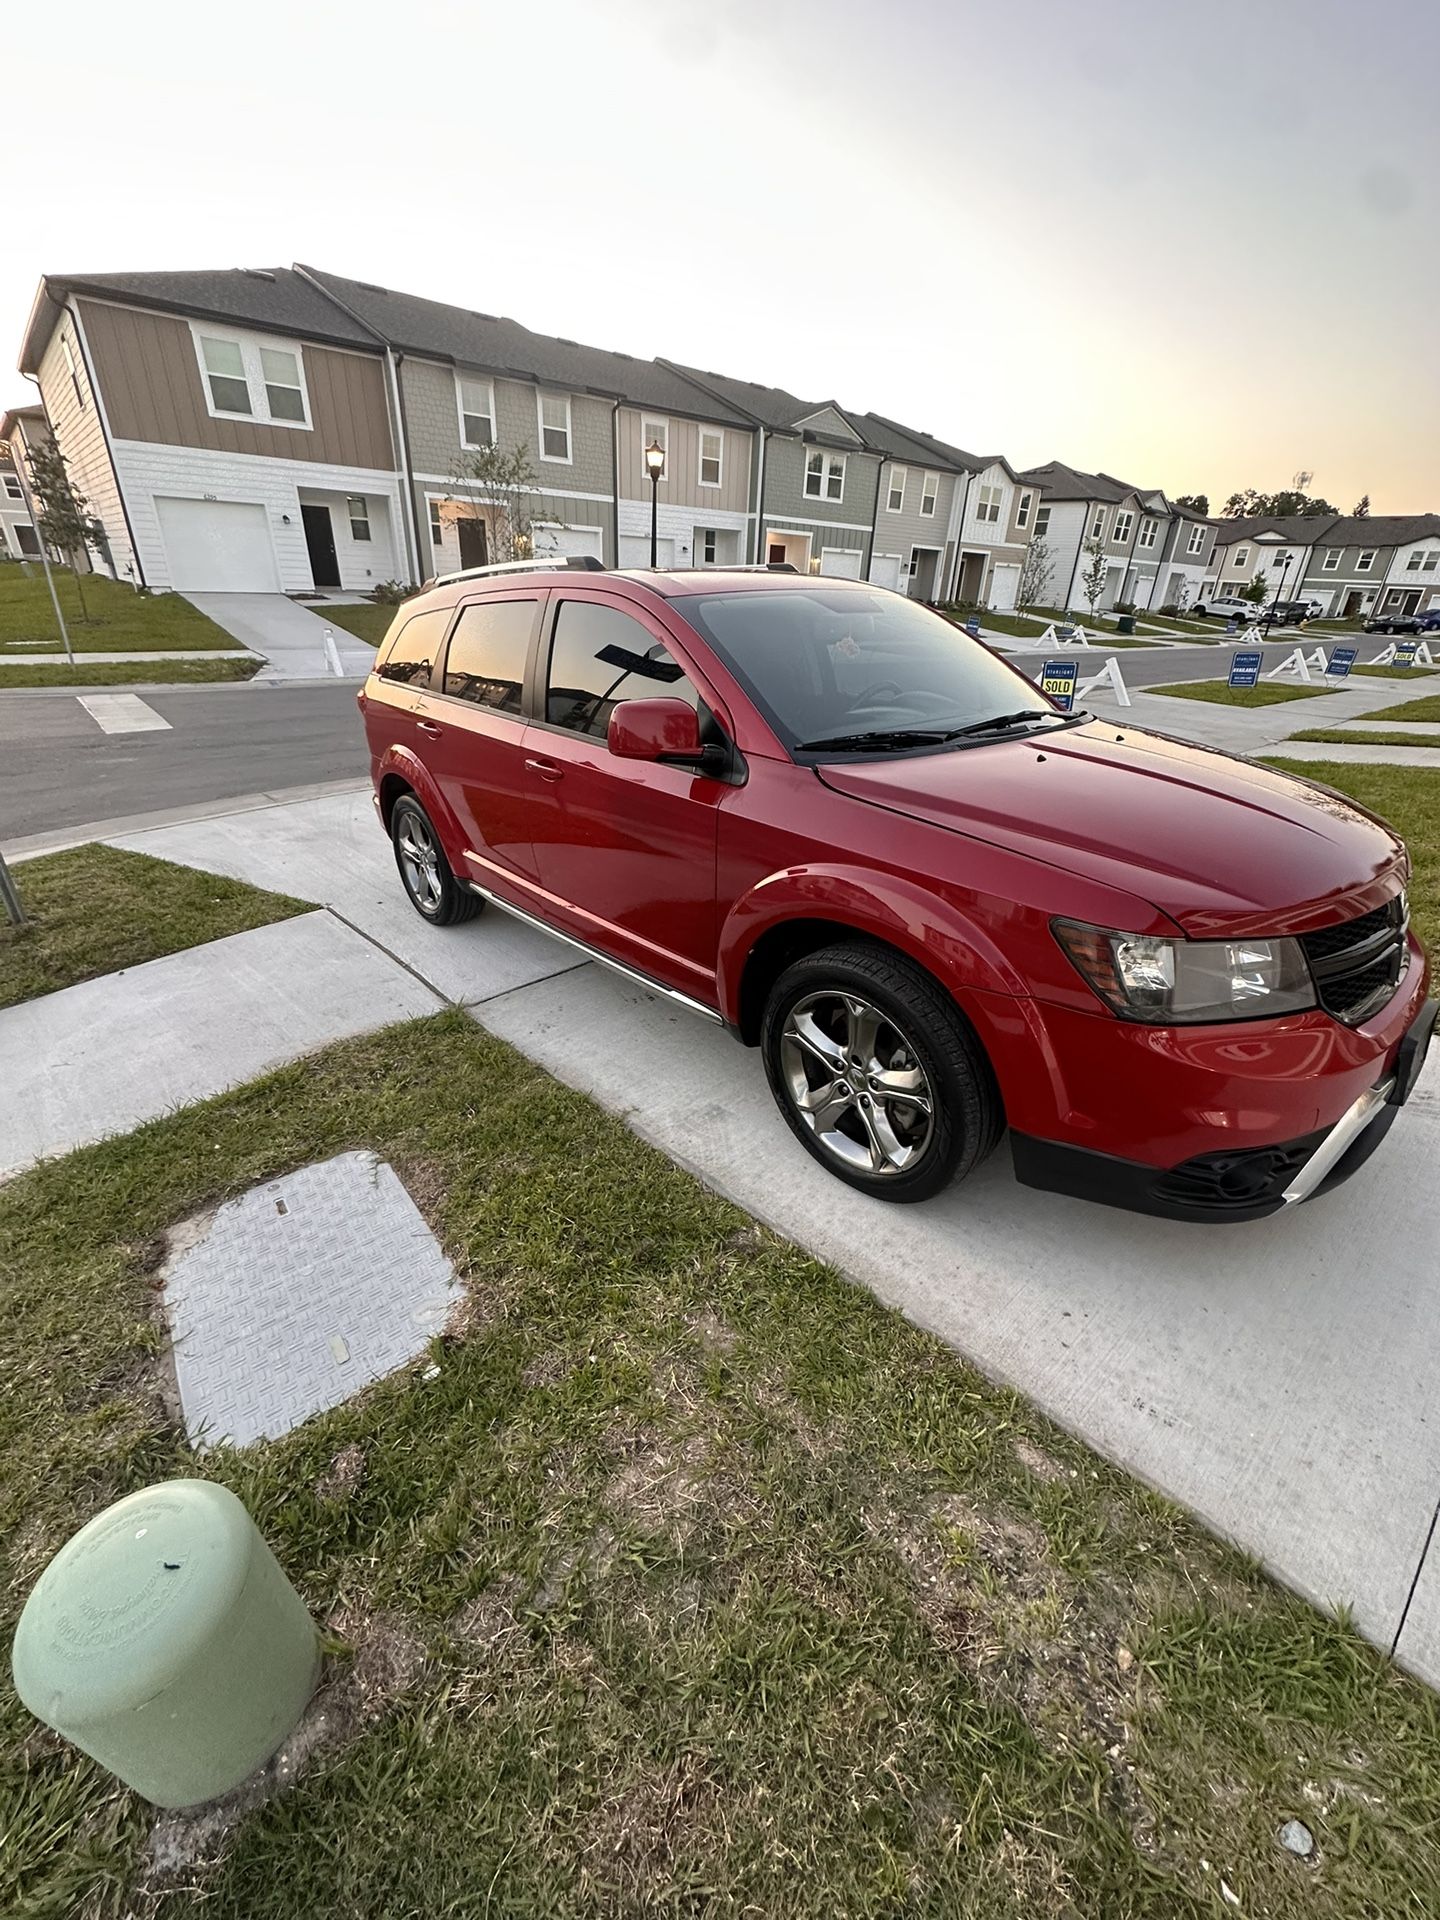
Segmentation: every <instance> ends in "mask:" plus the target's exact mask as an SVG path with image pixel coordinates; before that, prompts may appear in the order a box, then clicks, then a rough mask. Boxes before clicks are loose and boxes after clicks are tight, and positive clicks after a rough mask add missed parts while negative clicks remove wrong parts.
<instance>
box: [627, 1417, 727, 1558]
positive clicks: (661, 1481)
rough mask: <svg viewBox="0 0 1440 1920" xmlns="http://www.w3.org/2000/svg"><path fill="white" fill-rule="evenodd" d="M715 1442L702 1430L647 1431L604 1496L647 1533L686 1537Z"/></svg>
mask: <svg viewBox="0 0 1440 1920" xmlns="http://www.w3.org/2000/svg"><path fill="white" fill-rule="evenodd" d="M711 1453H712V1442H711V1440H710V1438H709V1437H708V1436H707V1435H706V1434H703V1433H691V1434H687V1435H685V1436H684V1437H682V1438H676V1437H675V1436H673V1435H669V1434H662V1433H657V1432H655V1431H654V1430H653V1429H645V1430H643V1431H642V1432H640V1433H638V1434H636V1435H635V1436H634V1437H633V1438H632V1439H631V1441H630V1443H629V1445H628V1446H627V1448H626V1458H625V1460H624V1463H623V1464H622V1465H621V1467H620V1469H619V1471H618V1472H617V1473H616V1474H615V1475H614V1476H613V1478H612V1479H611V1480H610V1482H609V1484H608V1485H607V1486H606V1488H605V1490H604V1493H603V1494H602V1495H601V1498H602V1500H603V1501H604V1503H605V1505H606V1506H607V1507H608V1508H609V1509H610V1511H611V1512H612V1513H616V1514H620V1515H621V1516H623V1517H624V1518H625V1519H627V1520H631V1521H633V1522H634V1523H635V1525H636V1526H638V1527H642V1528H643V1529H644V1530H645V1532H647V1533H665V1534H668V1535H669V1536H670V1537H671V1538H672V1539H683V1538H684V1537H685V1535H686V1534H688V1533H689V1531H690V1529H691V1527H692V1526H693V1524H694V1521H695V1519H696V1515H697V1509H698V1508H699V1506H700V1503H701V1501H702V1500H703V1498H704V1495H705V1474H704V1469H705V1467H706V1465H707V1463H708V1462H709V1460H710V1457H711Z"/></svg>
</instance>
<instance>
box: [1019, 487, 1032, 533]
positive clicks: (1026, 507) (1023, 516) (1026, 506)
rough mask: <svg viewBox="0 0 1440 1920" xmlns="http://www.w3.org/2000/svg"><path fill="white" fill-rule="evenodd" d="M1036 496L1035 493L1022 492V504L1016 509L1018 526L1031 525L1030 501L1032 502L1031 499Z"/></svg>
mask: <svg viewBox="0 0 1440 1920" xmlns="http://www.w3.org/2000/svg"><path fill="white" fill-rule="evenodd" d="M1034 498H1035V496H1034V494H1033V493H1022V494H1021V496H1020V505H1019V506H1018V507H1017V508H1016V509H1015V524H1016V526H1017V527H1028V526H1029V524H1030V502H1031V501H1032V500H1033V499H1034Z"/></svg>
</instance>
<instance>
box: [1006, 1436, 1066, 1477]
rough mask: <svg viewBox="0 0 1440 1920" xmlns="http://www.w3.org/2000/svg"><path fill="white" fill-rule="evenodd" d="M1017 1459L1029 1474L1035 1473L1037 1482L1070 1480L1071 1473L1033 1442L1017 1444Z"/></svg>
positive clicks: (1019, 1441)
mask: <svg viewBox="0 0 1440 1920" xmlns="http://www.w3.org/2000/svg"><path fill="white" fill-rule="evenodd" d="M1015 1458H1016V1459H1017V1460H1018V1461H1019V1462H1020V1464H1021V1466H1022V1467H1024V1469H1025V1471H1026V1472H1027V1473H1033V1474H1034V1476H1035V1478H1036V1479H1037V1480H1068V1479H1069V1478H1070V1475H1069V1472H1068V1471H1067V1469H1066V1468H1064V1467H1062V1466H1061V1464H1060V1462H1059V1461H1058V1460H1056V1459H1055V1458H1054V1456H1053V1455H1051V1454H1048V1453H1046V1451H1045V1449H1044V1448H1043V1447H1037V1446H1036V1445H1035V1443H1034V1441H1033V1440H1017V1441H1016V1442H1015Z"/></svg>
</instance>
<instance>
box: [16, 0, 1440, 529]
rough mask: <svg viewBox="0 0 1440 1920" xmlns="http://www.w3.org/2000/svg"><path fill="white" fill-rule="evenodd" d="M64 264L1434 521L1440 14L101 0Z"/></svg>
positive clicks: (57, 158)
mask: <svg viewBox="0 0 1440 1920" xmlns="http://www.w3.org/2000/svg"><path fill="white" fill-rule="evenodd" d="M5 71H6V77H7V80H8V82H9V86H8V87H7V111H6V118H7V123H8V125H7V131H8V134H9V141H8V148H9V153H10V155H11V158H12V161H20V162H21V163H22V164H23V166H24V169H25V177H24V179H23V181H21V180H20V179H19V178H18V177H17V176H16V175H14V174H12V176H11V177H12V181H13V182H14V185H15V188H16V189H17V190H14V191H12V192H11V193H10V195H9V197H8V204H7V214H6V221H5V227H4V238H3V246H0V326H3V328H4V329H5V330H6V333H5V354H6V365H7V366H9V367H10V368H11V369H12V371H11V372H9V373H8V374H6V375H4V376H0V401H3V402H5V403H7V404H10V403H17V402H21V401H24V400H26V399H31V398H33V397H34V390H33V389H31V388H28V387H27V383H26V382H25V381H24V380H22V379H21V377H20V376H19V375H18V374H17V373H14V372H13V366H14V362H15V358H16V356H17V354H18V351H19V345H20V337H21V332H22V330H23V327H24V322H25V317H26V314H27V312H28V310H29V306H30V302H31V299H32V297H33V294H34V290H35V284H36V281H37V279H38V277H39V275H40V273H41V272H42V271H45V270H48V271H52V272H100V271H103V270H106V269H109V270H120V269H130V270H141V269H145V268H161V267H169V268H184V267H215V266H260V265H276V264H286V263H289V262H290V261H293V260H301V261H305V262H308V263H312V264H317V265H322V266H325V267H329V268H332V269H333V270H335V271H337V272H340V273H346V274H353V275H356V276H357V277H361V278H365V279H370V280H379V281H382V282H385V283H387V284H389V285H392V286H396V287H400V288H404V289H406V290H409V291H413V292H417V293H425V294H428V295H431V296H432V297H435V298H438V299H445V300H452V301H455V302H457V303H459V304H461V305H464V306H468V307H478V308H481V309H484V310H487V311H491V312H500V313H505V314H509V315H512V316H513V317H514V318H516V319H518V320H521V321H523V322H525V324H527V325H529V326H532V327H536V328H539V329H542V330H544V331H547V332H554V333H561V334H566V335H569V336H571V337H573V338H577V339H581V340H585V341H588V342H591V343H593V344H595V345H598V346H606V347H619V348H623V349H624V350H626V351H628V352H631V353H637V354H643V355H649V354H654V353H663V354H666V355H669V356H672V357H674V358H677V359H681V360H687V361H691V362H693V363H695V364H698V365H701V366H706V367H717V368H723V369H724V370H726V371H727V372H731V373H734V374H737V375H739V376H741V377H743V378H748V379H755V380H763V381H770V382H774V383H775V384H777V385H781V386H787V387H790V388H791V389H793V390H795V391H796V392H798V393H800V394H801V395H802V396H803V397H805V398H816V399H819V398H828V397H831V396H834V397H836V398H838V399H839V400H841V401H842V402H843V403H844V404H846V405H849V406H852V407H857V408H861V409H864V408H867V407H869V408H874V409H875V410H876V411H877V412H881V413H887V414H891V415H894V416H895V417H897V418H899V419H902V420H905V421H908V422H909V423H910V424H912V425H913V426H916V427H920V428H922V429H926V430H929V431H931V432H934V433H937V434H940V435H942V436H943V437H945V438H947V439H950V440H954V441H957V442H958V443H959V444H960V445H962V446H965V447H969V448H971V449H972V450H974V451H978V452H985V453H988V452H995V451H999V452H1003V453H1005V454H1007V455H1008V456H1009V458H1010V459H1011V460H1012V462H1014V463H1015V464H1017V465H1022V464H1023V465H1028V464H1031V463H1033V462H1037V461H1041V460H1047V459H1051V458H1058V459H1061V460H1065V461H1068V462H1069V463H1070V464H1072V465H1076V466H1083V467H1091V468H1096V467H1101V468H1104V469H1106V470H1107V471H1109V472H1112V473H1118V474H1121V475H1123V476H1125V477H1126V478H1127V479H1130V480H1133V481H1137V482H1140V483H1142V484H1146V485H1158V486H1163V487H1165V488H1166V489H1167V490H1169V491H1170V492H1172V493H1179V492H1193V491H1207V492H1208V493H1209V495H1210V498H1211V504H1212V506H1214V507H1218V506H1219V504H1220V502H1221V501H1222V500H1223V498H1224V496H1225V495H1226V494H1227V493H1229V492H1231V491H1232V490H1234V489H1235V488H1239V487H1245V486H1256V487H1260V488H1262V489H1265V490H1270V489H1273V488H1275V487H1278V486H1283V485H1286V484H1288V483H1289V479H1290V476H1291V475H1292V473H1294V472H1295V470H1296V469H1297V468H1306V469H1309V470H1311V471H1313V473H1314V476H1315V478H1314V486H1315V489H1316V491H1318V492H1320V493H1322V494H1324V495H1325V496H1326V497H1327V498H1329V499H1330V500H1332V501H1333V502H1334V503H1335V504H1336V505H1337V506H1338V507H1340V508H1341V509H1342V510H1348V509H1349V508H1350V507H1351V506H1352V505H1353V504H1354V502H1355V500H1356V499H1357V498H1358V497H1359V496H1360V495H1361V494H1362V493H1365V492H1368V493H1369V494H1370V496H1371V500H1372V504H1373V506H1374V508H1375V510H1376V511H1377V512H1385V511H1389V512H1408V511H1420V510H1423V509H1430V508H1440V398H1437V396H1440V381H1437V372H1436V355H1435V343H1436V335H1437V330H1440V204H1437V203H1440V7H1437V6H1436V5H1435V4H1434V3H1433V0H1429V3H1428V4H1422V0H1372V4H1371V5H1369V6H1368V7H1366V8H1364V9H1356V8H1355V7H1354V6H1352V5H1346V6H1343V7H1342V6H1341V5H1340V4H1338V0H1248V4H1246V3H1244V0H1216V3H1215V4H1211V5H1209V6H1207V7H1204V8H1201V9H1181V8H1179V7H1175V6H1166V5H1156V4H1155V3H1154V0H1149V4H1145V5H1139V4H1131V3H1130V0H1100V4H1098V5H1092V6H1089V7H1079V6H1075V5H1074V4H1071V3H1070V0H1032V3H1031V4H1029V5H1027V6H1025V7H1006V6H997V5H995V4H993V0H992V3H991V4H985V5H982V4H976V3H975V0H949V3H948V4H946V3H944V0H898V3H892V4H880V3H879V0H828V4H820V3H818V0H774V3H773V4H768V5H760V4H758V3H757V0H706V3H705V4H703V5H702V4H698V3H697V0H665V4H659V3H658V0H655V3H652V4H650V5H644V4H640V3H639V0H604V4H593V3H592V4H589V5H581V4H574V0H539V3H538V4H535V5H531V6H526V7H513V6H505V7H499V6H493V5H488V4H481V5H476V4H455V5H450V4H441V3H440V0H411V3H410V4H407V5H404V6H384V7H382V6H378V5H374V4H371V3H370V0H353V4H352V5H350V6H349V7H348V8H345V9H336V8H333V7H325V8H323V9H322V8H319V7H315V6H313V5H312V6H305V5H303V4H301V5H295V4H289V5H274V4H271V0H251V4H249V5H247V6H246V7H245V8H244V9H243V10H241V12H240V13H239V14H234V13H231V14H226V13H224V12H216V11H215V10H213V9H196V8H195V7H193V6H191V5H184V6H178V5H169V4H152V0H134V4H132V5H130V6H129V7H124V8H122V7H116V6H114V5H113V0H104V4H96V0H72V3H71V4H70V5H68V6H67V8H66V10H65V26H64V32H63V35H60V36H57V35H55V34H52V33H49V32H46V33H35V34H33V35H31V36H29V38H28V40H27V41H26V42H23V43H20V44H17V42H16V40H15V39H14V38H12V39H11V40H10V43H9V44H8V45H7V48H6V52H5Z"/></svg>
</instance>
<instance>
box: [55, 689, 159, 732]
mask: <svg viewBox="0 0 1440 1920" xmlns="http://www.w3.org/2000/svg"><path fill="white" fill-rule="evenodd" d="M75 697H76V699H77V700H78V701H79V702H80V704H81V706H82V707H83V708H84V709H85V711H86V712H87V713H88V714H89V716H90V718H91V719H92V720H93V721H94V722H95V724H96V726H97V727H99V728H100V730H101V732H102V733H160V732H162V731H163V732H166V733H168V732H169V731H170V722H169V721H168V720H164V719H162V718H161V717H160V715H159V714H158V713H156V711H155V709H154V708H153V707H147V706H146V704H145V702H144V701H143V700H142V699H141V698H140V696H139V694H138V693H90V694H83V693H82V694H76V696H75Z"/></svg>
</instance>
